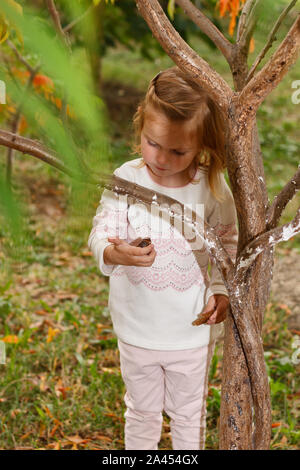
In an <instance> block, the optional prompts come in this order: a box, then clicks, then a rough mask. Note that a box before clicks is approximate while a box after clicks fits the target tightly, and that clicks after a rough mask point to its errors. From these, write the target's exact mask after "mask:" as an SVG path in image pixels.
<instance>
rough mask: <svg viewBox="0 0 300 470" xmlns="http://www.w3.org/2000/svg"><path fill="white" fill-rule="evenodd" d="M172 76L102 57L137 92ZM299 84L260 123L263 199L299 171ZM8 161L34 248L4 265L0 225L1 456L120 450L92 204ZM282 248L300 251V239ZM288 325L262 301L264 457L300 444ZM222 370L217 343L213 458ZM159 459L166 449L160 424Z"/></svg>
mask: <svg viewBox="0 0 300 470" xmlns="http://www.w3.org/2000/svg"><path fill="white" fill-rule="evenodd" d="M193 43H194V44H195V48H196V49H197V51H199V52H201V54H202V56H203V57H204V58H205V59H206V60H208V61H209V60H210V59H211V57H213V58H214V63H213V64H212V65H213V66H215V67H216V68H217V70H218V71H219V73H221V74H222V75H223V76H224V77H225V78H226V79H228V80H229V74H228V67H227V66H226V64H224V61H223V60H222V59H221V58H220V57H219V56H218V54H217V53H215V54H213V55H212V53H211V51H210V49H209V48H208V47H207V46H206V45H201V44H200V43H199V41H198V40H197V38H195V39H194V41H193ZM171 65H172V63H171V61H170V60H169V59H168V58H165V59H159V60H157V61H156V63H153V64H152V63H149V62H145V61H143V60H142V59H141V58H140V57H139V56H137V55H136V54H134V53H130V52H127V51H125V50H123V49H120V50H110V52H109V55H108V56H107V57H106V58H105V59H104V60H103V76H104V79H105V80H115V79H118V80H119V81H120V82H122V83H124V84H128V85H131V86H137V87H138V88H139V89H141V90H145V89H146V87H147V85H148V81H149V79H150V78H151V77H152V76H154V75H155V73H157V72H158V71H159V70H162V69H163V68H165V67H168V66H171ZM299 77H300V73H299V67H298V65H297V67H295V68H294V69H293V70H292V71H291V73H290V75H289V76H287V77H286V78H285V79H284V80H283V82H282V84H281V85H280V87H278V88H277V90H275V91H274V92H273V93H272V94H271V95H270V97H268V99H267V100H266V102H265V103H264V105H263V106H262V107H261V110H260V112H259V116H258V117H259V121H258V122H259V132H260V136H261V143H262V151H263V154H264V165H265V171H266V177H267V181H268V188H269V193H270V199H272V198H273V197H274V195H275V194H276V192H278V191H279V190H280V188H281V187H282V186H283V185H284V184H285V182H286V181H287V180H288V179H289V178H290V177H291V176H292V175H293V173H294V172H295V171H296V169H297V165H298V162H299V136H298V134H297V132H298V130H297V125H298V124H297V117H296V116H297V113H299V107H298V108H297V107H296V105H293V104H292V103H291V100H290V96H291V81H292V80H294V79H297V78H299ZM283 109H284V113H283V112H282V110H283ZM111 150H112V155H113V157H114V158H113V159H111V160H110V161H109V162H108V163H107V165H108V169H110V170H112V169H113V168H115V167H116V166H119V165H120V164H121V163H122V162H123V161H125V159H126V157H127V155H128V151H129V146H128V141H127V137H126V136H123V137H122V138H120V139H119V140H115V141H113V142H112V143H111ZM17 161H18V162H19V164H15V166H14V172H13V181H14V184H15V186H16V190H17V191H18V193H19V194H20V195H21V196H22V201H23V202H22V206H23V208H24V213H25V214H26V215H27V223H25V228H26V230H27V232H28V235H29V236H30V240H32V242H30V243H29V242H28V244H27V245H25V246H24V247H23V260H22V262H20V261H19V260H18V257H17V256H15V258H13V257H8V255H9V256H12V255H14V253H15V247H14V245H13V243H12V242H11V240H10V238H9V234H8V231H7V227H6V226H5V224H1V225H0V227H1V229H0V241H1V249H0V260H1V262H2V267H1V269H0V336H1V337H4V336H6V337H8V336H11V338H12V339H13V338H15V341H17V342H16V343H6V346H7V362H6V364H5V365H1V364H0V383H1V386H0V420H1V426H0V448H2V449H15V448H28V449H29V448H33V449H39V448H41V449H72V448H73V449H122V448H124V435H123V428H124V416H123V415H124V411H125V407H124V402H123V396H124V393H125V388H124V384H123V381H122V378H121V374H120V364H119V355H118V350H117V347H116V337H115V335H114V333H113V331H112V325H111V320H110V317H109V312H108V309H107V299H108V283H107V279H105V278H103V277H102V276H101V274H100V273H99V271H98V268H97V266H96V265H95V261H94V259H93V258H92V257H91V255H90V254H89V253H88V248H87V239H88V234H89V232H90V229H91V223H92V217H93V216H94V214H95V210H96V207H97V204H98V201H99V198H100V193H99V191H98V190H97V189H96V188H92V189H89V191H87V190H86V188H83V189H82V194H80V195H78V194H75V195H74V194H72V193H71V194H69V191H68V184H67V179H65V177H64V176H62V175H61V174H60V173H58V172H56V170H54V169H52V168H49V167H47V166H46V165H44V164H43V163H41V162H38V161H36V160H34V159H31V158H30V157H23V156H18V157H17V158H16V162H17ZM35 181H38V183H39V184H38V185H37V186H35V185H34V182H35ZM50 185H51V188H52V190H53V191H54V193H53V192H52V196H51V198H52V199H51V200H52V202H51V203H49V201H48V202H47V205H49V206H51V207H52V208H54V209H55V210H56V212H54V213H53V215H51V213H48V214H47V213H44V210H43V200H40V197H41V188H47V187H49V186H50ZM33 194H34V195H35V199H32V195H33ZM82 196H84V198H82ZM38 203H39V204H40V206H39V204H38ZM297 204H298V205H299V198H298V199H297V200H296V199H295V201H294V202H293V203H291V204H290V205H289V207H288V208H287V210H286V212H285V214H284V216H283V219H282V221H287V220H289V219H290V218H291V217H292V216H293V214H294V213H295V207H296V206H297ZM83 207H84V211H83V210H82V208H83ZM281 247H285V248H286V249H291V248H296V249H298V250H299V251H300V246H299V237H295V239H294V240H291V241H289V242H285V243H282V244H281ZM287 316H288V313H287V311H286V309H285V308H284V306H280V305H278V304H277V303H276V302H274V301H273V300H272V298H271V299H270V303H269V305H268V308H267V311H266V314H265V321H264V330H263V341H264V346H265V351H266V353H265V356H266V363H267V367H268V374H269V380H270V387H271V393H272V414H273V422H274V424H275V426H274V427H273V429H272V446H271V447H272V449H295V448H299V442H300V427H299V412H300V400H299V365H297V364H294V363H293V361H292V357H293V353H295V337H294V336H293V334H292V333H291V332H290V331H289V330H288V328H287ZM51 332H52V333H54V334H53V336H51ZM49 340H50V341H49ZM221 369H222V348H221V345H220V344H218V345H217V348H216V351H215V355H214V357H213V361H212V367H211V370H210V380H209V384H210V391H209V396H208V400H207V406H208V408H207V410H208V414H207V440H206V447H207V448H208V449H217V448H218V423H219V410H220V388H221ZM160 448H161V449H171V440H170V428H169V418H168V417H167V416H166V415H164V424H163V438H162V441H161V443H160Z"/></svg>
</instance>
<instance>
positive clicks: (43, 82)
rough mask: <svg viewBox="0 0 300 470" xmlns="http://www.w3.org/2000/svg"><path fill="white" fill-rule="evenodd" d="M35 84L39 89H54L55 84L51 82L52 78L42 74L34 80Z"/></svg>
mask: <svg viewBox="0 0 300 470" xmlns="http://www.w3.org/2000/svg"><path fill="white" fill-rule="evenodd" d="M33 84H34V86H37V87H46V86H47V87H50V88H54V83H53V81H52V80H51V78H49V77H47V76H46V75H42V74H40V73H38V74H37V75H36V76H35V77H34V79H33Z"/></svg>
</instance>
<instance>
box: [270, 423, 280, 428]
mask: <svg viewBox="0 0 300 470" xmlns="http://www.w3.org/2000/svg"><path fill="white" fill-rule="evenodd" d="M279 426H281V423H280V422H278V423H272V428H278V427H279Z"/></svg>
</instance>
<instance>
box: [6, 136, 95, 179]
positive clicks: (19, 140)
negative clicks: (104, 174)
mask: <svg viewBox="0 0 300 470" xmlns="http://www.w3.org/2000/svg"><path fill="white" fill-rule="evenodd" d="M0 145H4V146H5V147H10V148H13V149H15V150H18V151H19V152H22V153H27V154H28V155H32V156H33V157H37V158H39V159H40V160H42V161H43V162H45V163H48V164H49V165H51V166H53V167H55V168H57V169H58V170H60V171H62V172H63V173H66V174H67V175H69V176H71V177H74V178H76V179H78V175H77V174H76V173H75V172H73V170H70V169H69V168H67V167H66V165H65V164H64V163H63V162H61V161H60V160H59V159H58V158H57V157H56V156H54V152H52V151H51V152H50V151H49V150H48V149H47V148H46V147H44V146H43V144H41V143H40V142H38V141H35V140H32V139H28V138H27V137H21V136H19V135H18V134H13V133H12V132H9V131H4V130H0ZM88 182H90V183H91V181H88ZM94 183H95V182H94Z"/></svg>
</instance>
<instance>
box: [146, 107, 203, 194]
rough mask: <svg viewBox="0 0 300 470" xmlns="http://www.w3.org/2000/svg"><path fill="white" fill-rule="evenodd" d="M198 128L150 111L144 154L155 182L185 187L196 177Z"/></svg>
mask: <svg viewBox="0 0 300 470" xmlns="http://www.w3.org/2000/svg"><path fill="white" fill-rule="evenodd" d="M194 127H195V125H194V124H193V123H191V122H190V121H186V122H184V123H182V122H176V121H170V120H169V119H168V118H167V117H166V116H164V115H163V114H161V113H158V112H157V111H152V112H147V113H146V117H145V122H144V127H143V130H142V132H141V152H142V157H143V160H144V162H145V163H146V165H147V167H148V170H149V173H150V175H151V177H152V179H153V180H154V181H155V182H157V183H159V184H161V185H163V186H173V187H175V186H184V185H185V184H187V183H188V182H189V181H190V180H191V179H192V178H193V176H194V175H195V172H196V167H197V162H196V156H197V154H198V145H197V139H196V133H195V132H193V129H194Z"/></svg>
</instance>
